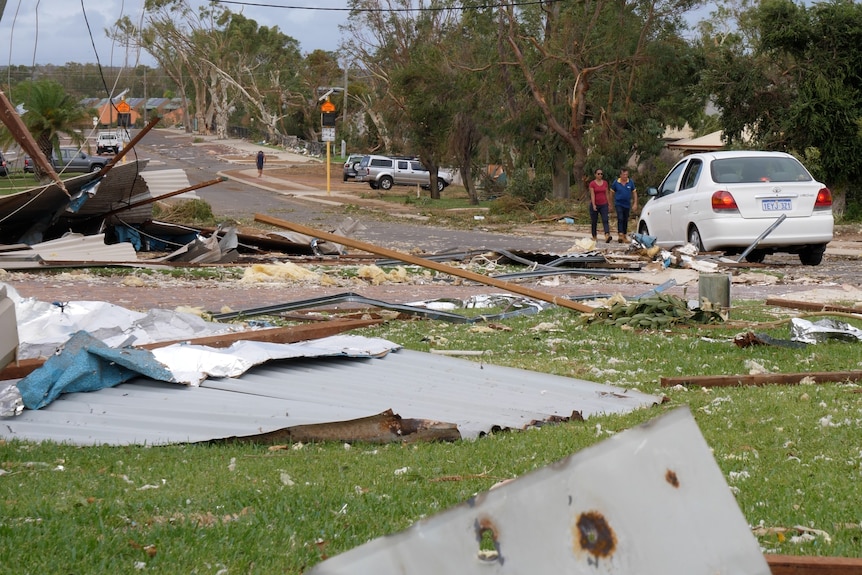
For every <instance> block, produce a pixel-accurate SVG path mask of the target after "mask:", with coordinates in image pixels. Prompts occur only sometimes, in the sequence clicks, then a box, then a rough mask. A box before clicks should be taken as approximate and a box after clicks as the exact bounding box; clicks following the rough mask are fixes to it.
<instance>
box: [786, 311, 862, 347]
mask: <svg viewBox="0 0 862 575" xmlns="http://www.w3.org/2000/svg"><path fill="white" fill-rule="evenodd" d="M790 334H791V339H792V340H793V341H801V342H803V343H823V342H824V341H826V340H829V339H837V340H840V341H850V342H853V341H860V340H862V330H860V329H857V328H855V327H853V326H852V325H850V324H849V323H845V322H843V321H838V320H834V319H829V318H824V319H820V320H817V321H814V322H811V321H808V320H807V319H802V318H798V317H794V318H792V319H791V320H790Z"/></svg>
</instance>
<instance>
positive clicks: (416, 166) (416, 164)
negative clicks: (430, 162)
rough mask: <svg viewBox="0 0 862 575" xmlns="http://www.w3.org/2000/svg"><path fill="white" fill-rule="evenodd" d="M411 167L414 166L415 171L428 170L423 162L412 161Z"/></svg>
mask: <svg viewBox="0 0 862 575" xmlns="http://www.w3.org/2000/svg"><path fill="white" fill-rule="evenodd" d="M410 167H411V168H413V171H414V172H427V171H428V170H426V169H425V166H423V165H422V162H410Z"/></svg>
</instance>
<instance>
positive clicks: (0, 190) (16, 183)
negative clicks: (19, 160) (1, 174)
mask: <svg viewBox="0 0 862 575" xmlns="http://www.w3.org/2000/svg"><path fill="white" fill-rule="evenodd" d="M38 185H39V180H37V179H36V178H35V176H33V174H28V173H25V172H9V175H7V176H6V177H5V178H0V196H8V195H10V194H17V193H18V192H23V191H24V190H29V189H30V188H34V187H36V186H38Z"/></svg>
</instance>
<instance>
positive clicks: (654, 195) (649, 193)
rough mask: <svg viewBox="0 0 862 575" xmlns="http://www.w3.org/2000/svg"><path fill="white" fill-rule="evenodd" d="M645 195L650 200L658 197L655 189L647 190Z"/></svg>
mask: <svg viewBox="0 0 862 575" xmlns="http://www.w3.org/2000/svg"><path fill="white" fill-rule="evenodd" d="M646 195H648V196H650V197H651V198H654V197H656V196H658V190H657V189H655V188H647V190H646Z"/></svg>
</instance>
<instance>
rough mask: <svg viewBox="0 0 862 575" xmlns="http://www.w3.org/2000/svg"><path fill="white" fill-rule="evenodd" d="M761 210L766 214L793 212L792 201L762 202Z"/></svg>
mask: <svg viewBox="0 0 862 575" xmlns="http://www.w3.org/2000/svg"><path fill="white" fill-rule="evenodd" d="M760 205H761V209H763V211H764V212H787V211H790V210H791V207H790V199H789V198H786V199H780V200H761V203H760Z"/></svg>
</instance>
